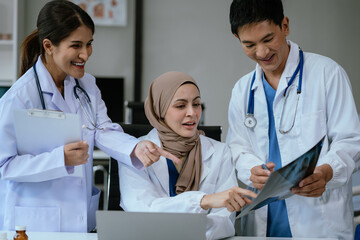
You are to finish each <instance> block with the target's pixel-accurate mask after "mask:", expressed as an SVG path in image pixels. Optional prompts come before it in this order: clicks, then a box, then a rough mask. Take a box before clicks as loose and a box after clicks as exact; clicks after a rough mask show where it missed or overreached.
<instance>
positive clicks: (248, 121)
mask: <svg viewBox="0 0 360 240" xmlns="http://www.w3.org/2000/svg"><path fill="white" fill-rule="evenodd" d="M244 124H245V126H246V127H248V128H254V127H255V126H256V119H255V117H254V115H253V114H246V117H245V121H244Z"/></svg>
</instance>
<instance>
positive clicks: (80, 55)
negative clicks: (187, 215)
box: [0, 1, 177, 232]
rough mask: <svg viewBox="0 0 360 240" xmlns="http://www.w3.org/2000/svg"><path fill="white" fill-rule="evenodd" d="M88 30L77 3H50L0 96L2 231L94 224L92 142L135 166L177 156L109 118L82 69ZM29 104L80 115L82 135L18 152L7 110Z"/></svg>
mask: <svg viewBox="0 0 360 240" xmlns="http://www.w3.org/2000/svg"><path fill="white" fill-rule="evenodd" d="M93 34H94V23H93V21H92V19H91V18H90V17H89V15H88V14H87V13H86V12H85V11H83V10H82V9H81V8H80V7H79V6H77V5H76V4H74V3H72V2H70V1H50V2H48V3H46V4H45V6H44V7H43V8H42V9H41V11H40V13H39V16H38V20H37V29H36V30H35V31H34V32H32V33H31V34H30V35H29V36H28V37H27V38H26V39H25V40H24V42H23V44H22V47H23V52H22V57H21V75H22V76H21V77H20V79H19V80H18V81H16V82H15V83H14V85H13V86H12V87H11V88H10V89H9V91H8V92H7V93H6V94H5V95H4V96H3V97H2V98H1V100H0V112H1V121H0V142H1V144H0V178H1V181H2V183H1V185H5V187H2V188H1V189H0V195H2V196H4V197H3V198H2V200H1V201H2V202H0V204H2V205H1V206H0V230H14V227H15V225H26V226H27V229H28V230H29V231H47V232H58V231H64V232H88V231H91V230H93V229H94V228H95V211H96V210H97V208H98V205H99V196H100V191H99V189H97V188H96V187H94V186H93V172H92V166H93V159H92V154H93V148H94V146H97V147H98V148H100V149H101V150H103V151H104V152H105V153H107V154H108V155H110V156H111V157H113V158H115V159H117V160H119V161H121V162H122V163H124V164H126V165H127V166H129V167H131V168H134V169H142V168H143V167H144V166H149V165H151V164H152V163H154V162H156V161H157V160H158V159H159V157H160V155H164V156H167V157H169V158H171V159H173V160H175V161H176V160H177V158H176V157H174V156H172V155H171V154H169V153H167V152H166V151H164V150H162V149H161V148H159V147H157V146H156V145H155V144H153V143H152V142H149V141H138V140H137V139H136V138H134V137H132V136H129V135H127V134H125V133H124V132H123V130H122V128H121V127H120V126H119V125H118V124H115V123H112V122H111V120H110V119H109V117H108V116H107V113H106V106H105V104H104V102H103V100H102V99H101V93H100V91H99V89H98V87H97V86H96V84H95V78H94V77H93V76H91V75H89V74H87V73H85V72H84V67H85V64H86V62H87V60H88V59H89V57H90V56H91V53H92V42H93ZM77 96H79V100H80V101H78V99H77V98H76V97H77ZM87 100H90V103H91V104H89V103H88V102H87ZM31 108H37V109H47V110H55V111H62V112H65V113H73V114H77V115H79V116H80V121H81V125H83V129H82V130H81V131H82V139H83V141H80V142H74V143H69V144H66V145H64V146H59V147H55V146H54V149H51V150H49V151H47V152H43V153H40V154H38V155H31V154H19V153H18V150H17V139H16V136H15V131H14V123H13V122H14V119H13V114H14V111H15V110H17V109H31ZM29 127H31V126H29ZM45 141H46V140H45ZM74 166H80V168H81V169H82V172H83V177H75V176H74ZM136 171H138V170H136Z"/></svg>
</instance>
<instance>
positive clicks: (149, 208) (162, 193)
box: [119, 72, 256, 239]
mask: <svg viewBox="0 0 360 240" xmlns="http://www.w3.org/2000/svg"><path fill="white" fill-rule="evenodd" d="M144 107H145V113H146V116H147V118H148V120H149V122H150V124H151V125H152V126H153V127H154V129H153V130H151V131H150V132H149V133H148V134H147V135H146V136H144V137H142V139H145V140H149V141H152V142H154V143H155V144H158V146H161V147H162V148H163V149H164V150H166V151H168V152H170V153H172V154H173V155H175V156H177V157H178V158H179V159H181V163H180V164H177V163H175V164H174V163H172V161H170V160H169V159H166V158H164V157H161V158H160V160H159V161H158V162H156V163H154V164H153V165H152V166H150V167H148V168H146V169H144V170H143V171H138V170H134V169H132V168H131V167H128V166H127V165H125V164H121V163H120V164H119V176H120V191H121V203H120V205H121V207H122V208H123V209H124V210H125V211H140V212H183V213H208V214H207V219H208V221H207V231H206V237H207V239H218V238H224V237H229V236H232V235H234V233H235V229H234V220H235V212H234V211H239V210H240V209H241V208H243V207H244V206H245V204H248V203H251V200H249V199H248V198H246V197H244V195H246V196H249V197H256V194H255V193H253V192H251V191H249V190H245V189H241V188H239V187H238V185H237V180H236V176H235V171H234V167H233V165H232V161H231V154H230V150H229V149H228V148H227V146H226V145H225V144H224V143H221V142H218V141H215V140H213V139H211V138H208V137H206V136H204V135H203V133H202V132H201V131H198V130H197V126H198V123H199V120H200V117H201V103H200V91H199V88H198V86H197V84H196V82H195V81H194V79H192V78H191V77H190V76H189V75H187V74H185V73H181V72H167V73H165V74H163V75H161V76H160V77H158V78H157V79H155V80H154V81H153V82H152V84H151V86H150V90H149V95H148V97H147V99H146V101H145V106H144Z"/></svg>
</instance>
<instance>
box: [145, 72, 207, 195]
mask: <svg viewBox="0 0 360 240" xmlns="http://www.w3.org/2000/svg"><path fill="white" fill-rule="evenodd" d="M185 83H192V84H194V85H195V86H196V87H197V88H198V89H199V87H198V86H197V84H196V82H195V80H194V79H193V78H192V77H190V76H189V75H187V74H185V73H182V72H167V73H164V74H163V75H161V76H160V77H158V78H157V79H155V80H154V81H153V82H152V83H151V85H150V90H149V95H148V97H147V98H146V100H145V105H144V108H145V114H146V117H147V118H148V120H149V122H150V124H151V125H152V126H153V127H154V128H156V129H157V131H158V134H159V137H160V141H161V145H162V148H163V149H164V150H166V151H168V152H170V153H172V154H173V155H175V156H177V157H178V158H182V157H186V156H187V160H186V161H185V162H184V164H183V166H182V169H181V171H180V173H179V178H178V180H177V182H176V193H177V194H180V193H182V192H185V191H198V190H199V184H200V176H201V163H202V159H201V143H200V137H199V134H200V132H199V131H196V133H195V135H194V136H192V137H190V138H185V137H182V136H180V135H178V134H177V133H175V132H174V131H173V130H172V129H171V128H169V127H168V125H167V124H166V123H165V119H164V118H165V114H166V112H167V109H168V108H169V106H170V103H171V100H172V98H173V97H174V95H175V92H176V91H177V89H178V88H179V87H180V86H181V85H183V84H185ZM201 134H203V133H202V132H201Z"/></svg>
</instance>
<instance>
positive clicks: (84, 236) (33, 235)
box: [7, 231, 98, 240]
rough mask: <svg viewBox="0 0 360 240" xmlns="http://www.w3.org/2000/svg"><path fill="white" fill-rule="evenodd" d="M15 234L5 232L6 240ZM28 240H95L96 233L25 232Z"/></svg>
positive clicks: (9, 239) (10, 239)
mask: <svg viewBox="0 0 360 240" xmlns="http://www.w3.org/2000/svg"><path fill="white" fill-rule="evenodd" d="M14 235H15V232H13V231H10V232H7V238H8V240H12V239H13V237H14ZM26 235H28V237H29V240H49V239H51V240H97V239H98V238H97V234H96V233H68V232H26Z"/></svg>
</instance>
